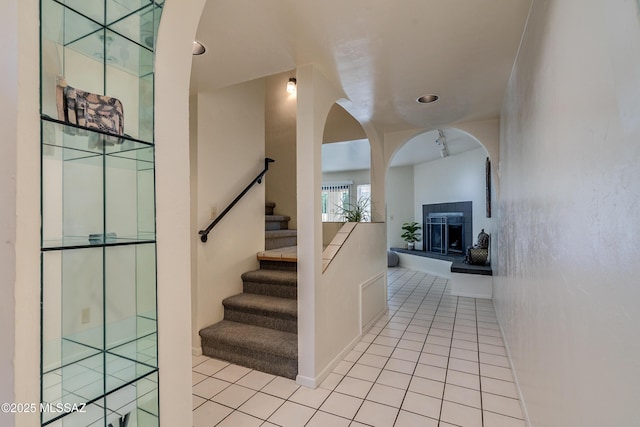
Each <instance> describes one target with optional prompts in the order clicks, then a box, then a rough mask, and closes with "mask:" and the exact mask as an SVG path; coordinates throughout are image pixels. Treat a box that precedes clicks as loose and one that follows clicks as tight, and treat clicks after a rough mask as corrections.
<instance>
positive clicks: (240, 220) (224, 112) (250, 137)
mask: <svg viewBox="0 0 640 427" xmlns="http://www.w3.org/2000/svg"><path fill="white" fill-rule="evenodd" d="M264 100H265V82H264V80H263V79H259V80H254V81H251V82H247V83H242V84H238V85H235V86H231V87H228V88H224V89H220V90H218V91H216V92H212V93H200V94H198V107H197V114H198V123H197V128H198V132H197V133H198V137H197V141H198V144H197V157H196V161H197V182H198V188H197V193H196V194H194V195H193V197H196V198H197V227H198V228H199V229H204V228H206V227H207V226H208V225H209V223H210V222H211V220H212V219H213V218H215V216H217V214H219V213H221V212H222V211H223V210H224V209H225V208H226V207H227V205H228V204H229V203H231V202H232V201H233V199H235V197H236V196H237V195H238V194H239V193H240V192H241V191H242V190H243V189H244V188H245V187H246V186H247V185H248V184H249V183H250V182H251V181H252V180H253V179H254V178H255V177H256V176H257V175H258V173H260V172H261V171H262V169H263V168H264V157H265V155H264V150H265V145H264V144H265V143H264V140H265V119H264ZM264 195H265V186H264V185H263V184H259V185H258V184H257V185H255V186H254V187H253V188H252V189H251V190H250V191H249V192H248V193H247V194H246V195H245V196H244V197H243V198H242V199H241V200H240V201H239V202H238V204H237V205H236V206H235V207H234V208H233V209H232V210H231V211H229V213H228V214H227V216H225V217H224V219H223V220H222V221H221V222H219V223H218V225H216V227H215V228H214V229H213V230H212V231H211V233H210V234H209V240H208V241H207V242H206V243H202V242H199V236H198V235H192V238H193V239H197V240H198V244H197V252H196V256H197V263H198V265H197V277H196V278H195V280H196V282H197V298H196V301H195V303H196V305H195V307H194V309H195V310H196V312H197V322H196V323H195V324H193V325H192V335H193V337H194V347H195V348H198V347H199V342H200V341H199V338H198V335H197V333H198V331H199V330H200V329H202V328H203V327H206V326H209V325H211V324H213V323H216V322H218V321H220V320H222V318H223V315H224V310H223V306H222V300H223V299H224V298H226V297H229V296H231V295H234V294H237V293H240V292H242V280H241V278H240V275H241V274H242V273H244V272H246V271H249V270H253V269H256V268H258V261H257V258H256V253H257V252H258V251H261V250H264V202H265V198H264V197H265V196H264ZM213 212H215V215H213Z"/></svg>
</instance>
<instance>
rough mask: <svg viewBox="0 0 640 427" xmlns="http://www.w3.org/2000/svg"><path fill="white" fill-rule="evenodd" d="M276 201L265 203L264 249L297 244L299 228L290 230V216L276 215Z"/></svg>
mask: <svg viewBox="0 0 640 427" xmlns="http://www.w3.org/2000/svg"><path fill="white" fill-rule="evenodd" d="M275 206H276V204H275V203H270V202H267V203H266V204H265V233H264V249H265V250H267V251H268V250H270V249H278V248H284V247H288V246H296V245H297V236H298V232H297V230H289V228H288V227H289V220H290V219H291V218H290V217H288V216H283V215H274V214H273V209H274V208H275Z"/></svg>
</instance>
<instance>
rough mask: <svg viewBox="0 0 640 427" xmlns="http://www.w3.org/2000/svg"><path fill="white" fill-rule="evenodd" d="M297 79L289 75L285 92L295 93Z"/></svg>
mask: <svg viewBox="0 0 640 427" xmlns="http://www.w3.org/2000/svg"><path fill="white" fill-rule="evenodd" d="M296 86H297V80H296V78H295V77H289V81H288V82H287V92H289V93H296V90H297V88H296Z"/></svg>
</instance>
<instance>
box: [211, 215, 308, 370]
mask: <svg viewBox="0 0 640 427" xmlns="http://www.w3.org/2000/svg"><path fill="white" fill-rule="evenodd" d="M274 206H275V205H274V204H273V203H267V204H266V210H265V214H266V221H265V228H266V230H267V231H266V234H267V237H266V238H265V246H266V245H267V242H269V240H271V244H272V245H275V248H267V249H272V250H266V251H265V252H261V253H260V254H258V259H259V260H260V269H259V270H254V271H248V272H246V273H244V274H243V275H242V281H243V293H241V294H238V295H233V296H231V297H229V298H226V299H224V300H223V301H222V304H223V305H224V320H222V321H221V322H219V323H216V324H214V325H211V326H209V327H207V328H204V329H202V330H201V331H200V337H201V338H202V352H203V354H205V355H206V356H210V357H215V358H217V359H222V360H227V361H229V362H233V363H236V364H238V365H243V366H247V367H249V368H253V369H257V370H260V371H263V372H268V373H271V374H274V375H280V376H284V377H288V378H291V379H295V377H296V375H297V373H298V335H297V334H298V301H297V295H298V292H297V271H296V270H297V257H296V255H295V254H296V248H295V247H294V248H291V247H287V248H284V246H295V239H296V237H295V230H287V229H286V227H287V223H288V221H289V218H288V217H285V216H278V215H273V208H274ZM274 231H275V232H283V231H286V232H293V234H290V235H288V236H286V237H281V236H277V235H276V236H275V237H274V235H271V236H269V233H270V232H274ZM287 239H293V245H284V243H285V242H291V240H287ZM280 245H282V246H280ZM280 248H284V249H280ZM273 249H275V250H273Z"/></svg>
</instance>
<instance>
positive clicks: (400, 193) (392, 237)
mask: <svg viewBox="0 0 640 427" xmlns="http://www.w3.org/2000/svg"><path fill="white" fill-rule="evenodd" d="M386 194H387V247H389V248H392V247H393V248H404V247H405V241H404V240H402V238H401V237H400V235H401V234H402V224H404V223H405V222H411V221H413V218H414V211H415V209H414V203H413V166H402V167H395V168H389V169H388V170H387V191H386Z"/></svg>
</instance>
